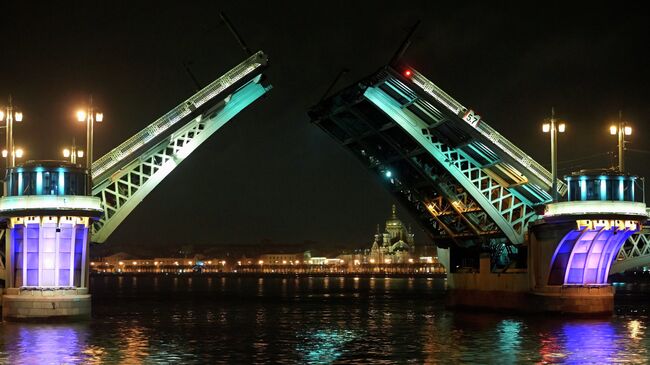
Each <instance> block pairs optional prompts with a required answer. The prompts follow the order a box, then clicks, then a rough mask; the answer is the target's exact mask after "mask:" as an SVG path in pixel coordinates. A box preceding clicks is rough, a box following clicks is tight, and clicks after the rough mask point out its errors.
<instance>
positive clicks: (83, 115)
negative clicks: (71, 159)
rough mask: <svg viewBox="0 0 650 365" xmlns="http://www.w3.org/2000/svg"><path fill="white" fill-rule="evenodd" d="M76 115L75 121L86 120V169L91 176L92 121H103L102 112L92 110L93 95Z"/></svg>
mask: <svg viewBox="0 0 650 365" xmlns="http://www.w3.org/2000/svg"><path fill="white" fill-rule="evenodd" d="M76 116H77V121H79V122H86V169H87V170H88V176H92V175H91V171H90V170H91V168H92V164H93V125H94V124H95V123H94V122H103V121H104V113H101V112H98V111H96V110H94V108H93V97H92V96H91V97H90V103H89V104H88V108H87V109H86V110H83V109H80V110H78V111H77V113H76ZM77 157H79V156H77Z"/></svg>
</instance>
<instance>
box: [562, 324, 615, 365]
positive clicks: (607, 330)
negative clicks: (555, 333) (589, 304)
mask: <svg viewBox="0 0 650 365" xmlns="http://www.w3.org/2000/svg"><path fill="white" fill-rule="evenodd" d="M562 333H563V336H562V338H563V341H564V346H563V347H564V349H563V350H564V352H565V356H566V360H567V361H568V362H570V363H588V362H593V361H595V359H599V360H598V361H600V362H601V363H611V362H613V361H615V360H617V358H618V356H617V355H618V351H619V350H618V348H617V346H616V345H617V343H616V342H617V332H616V329H615V328H614V326H613V325H612V323H610V322H585V323H580V322H579V323H565V324H564V325H563V326H562ZM621 345H623V344H621Z"/></svg>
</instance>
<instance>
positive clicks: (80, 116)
mask: <svg viewBox="0 0 650 365" xmlns="http://www.w3.org/2000/svg"><path fill="white" fill-rule="evenodd" d="M77 121H79V122H85V121H86V112H85V111H83V110H78V111H77Z"/></svg>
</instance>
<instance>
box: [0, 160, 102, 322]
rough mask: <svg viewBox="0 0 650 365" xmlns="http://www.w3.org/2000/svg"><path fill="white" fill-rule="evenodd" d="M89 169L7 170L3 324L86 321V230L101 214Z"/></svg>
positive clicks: (0, 208)
mask: <svg viewBox="0 0 650 365" xmlns="http://www.w3.org/2000/svg"><path fill="white" fill-rule="evenodd" d="M90 192H91V190H90V187H89V178H88V173H87V170H85V169H83V168H81V167H78V166H76V165H72V164H69V163H65V162H59V161H40V162H28V163H26V164H24V165H22V166H17V167H14V168H11V169H9V170H8V171H7V180H6V191H5V196H3V197H2V198H0V219H2V225H3V227H2V228H3V229H4V232H5V233H4V234H5V235H6V237H5V238H6V239H5V245H6V247H5V268H6V272H5V288H4V293H3V296H2V318H3V320H29V319H36V320H38V319H44V318H50V319H51V318H57V317H58V318H89V317H90V294H89V293H88V243H89V234H90V231H89V228H90V225H91V224H92V222H93V221H95V220H97V219H98V218H99V216H100V214H101V213H102V209H101V205H100V203H101V202H100V199H99V198H96V197H92V196H90Z"/></svg>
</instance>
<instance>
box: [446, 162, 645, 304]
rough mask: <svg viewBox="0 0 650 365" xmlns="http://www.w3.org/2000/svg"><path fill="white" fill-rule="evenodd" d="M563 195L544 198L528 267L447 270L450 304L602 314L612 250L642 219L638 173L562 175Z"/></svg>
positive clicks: (485, 261) (609, 294)
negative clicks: (553, 200) (564, 198)
mask: <svg viewBox="0 0 650 365" xmlns="http://www.w3.org/2000/svg"><path fill="white" fill-rule="evenodd" d="M566 183H567V186H568V194H567V201H563V202H558V203H552V204H548V205H547V206H546V209H545V212H544V215H543V217H542V218H541V219H539V220H537V221H535V222H533V223H532V224H531V225H530V228H529V240H528V242H526V244H525V246H527V252H528V257H527V260H528V265H527V266H528V270H517V269H514V270H509V269H508V268H504V269H503V270H500V272H491V271H490V270H489V269H490V267H489V264H490V258H489V257H482V258H481V263H480V266H481V270H480V272H479V273H478V274H475V273H454V274H450V275H449V280H450V281H451V283H450V284H451V287H452V289H451V290H450V293H449V302H450V304H451V305H452V306H466V307H472V306H477V304H479V303H480V304H481V305H482V306H488V307H492V308H501V309H504V308H506V309H507V308H511V309H516V310H522V309H523V310H524V311H528V312H536V311H548V312H559V313H574V314H609V313H612V312H613V310H614V288H613V286H612V285H610V284H608V282H607V277H608V276H609V271H610V268H611V266H612V263H613V262H614V260H615V259H616V256H617V254H618V252H619V251H620V250H621V247H622V246H623V244H624V243H625V242H626V241H627V240H628V238H630V236H631V235H632V234H634V233H636V232H638V231H639V230H640V229H641V227H642V224H643V223H644V222H645V221H646V220H647V218H648V215H647V213H646V206H645V204H644V203H643V202H641V201H640V200H641V199H642V197H643V190H642V189H643V188H642V186H641V185H639V184H637V178H636V177H635V176H630V175H621V174H618V173H614V172H611V171H582V172H580V173H574V174H573V175H571V176H567V177H566Z"/></svg>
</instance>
